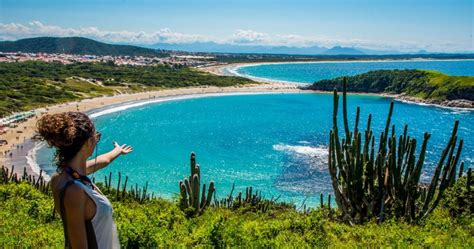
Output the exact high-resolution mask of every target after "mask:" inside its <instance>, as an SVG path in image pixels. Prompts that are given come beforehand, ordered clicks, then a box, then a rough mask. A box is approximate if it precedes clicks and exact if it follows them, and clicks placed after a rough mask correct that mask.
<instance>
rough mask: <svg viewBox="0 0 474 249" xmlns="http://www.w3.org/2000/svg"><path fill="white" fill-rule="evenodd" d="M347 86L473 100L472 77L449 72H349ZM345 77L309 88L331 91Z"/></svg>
mask: <svg viewBox="0 0 474 249" xmlns="http://www.w3.org/2000/svg"><path fill="white" fill-rule="evenodd" d="M347 78H348V85H347V90H348V91H349V92H364V93H396V94H402V93H403V94H406V95H410V96H414V97H419V98H423V99H433V100H440V101H442V100H455V99H466V100H470V101H474V77H470V76H449V75H446V74H442V73H439V72H435V71H423V70H414V69H406V70H376V71H370V72H367V73H363V74H359V75H355V76H350V77H347ZM343 80H344V77H338V78H335V79H329V80H320V81H318V82H315V83H314V84H312V85H311V86H309V87H308V89H312V90H322V91H332V90H333V89H334V88H339V89H341V88H342V83H343Z"/></svg>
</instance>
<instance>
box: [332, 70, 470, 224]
mask: <svg viewBox="0 0 474 249" xmlns="http://www.w3.org/2000/svg"><path fill="white" fill-rule="evenodd" d="M346 88H347V79H344V84H343V95H342V96H343V98H342V101H343V105H342V108H343V119H344V120H343V121H344V138H342V139H340V138H339V135H338V134H339V133H338V123H337V113H338V105H339V96H338V93H337V90H334V111H333V128H332V129H331V131H330V140H329V158H328V164H329V173H330V175H331V181H332V186H333V189H334V194H335V199H336V203H337V205H338V207H339V209H340V210H341V211H342V213H343V215H344V218H345V219H346V220H348V221H350V222H356V223H360V222H363V221H365V220H368V219H371V218H374V217H376V218H378V219H379V220H380V221H383V219H384V215H385V214H391V215H395V216H396V217H404V218H405V219H407V220H409V221H414V220H419V219H422V218H424V217H426V215H428V214H429V213H431V212H432V211H433V209H434V208H435V207H436V206H437V205H438V203H439V201H440V200H441V197H442V196H443V193H444V190H445V189H446V188H447V187H449V186H452V185H453V184H454V183H455V181H456V175H457V174H456V172H457V165H458V162H459V157H460V154H461V150H462V146H463V140H459V143H458V145H457V146H456V141H457V130H458V125H459V122H458V121H456V122H455V123H454V128H453V130H452V133H451V137H450V139H449V141H448V144H447V146H446V148H445V149H444V150H443V153H442V155H441V158H440V160H439V162H438V164H437V167H436V169H435V172H434V176H433V178H432V180H431V183H430V184H429V185H427V186H422V185H421V184H420V176H421V172H422V168H423V164H424V159H425V155H426V147H427V144H428V140H429V138H430V134H428V133H425V134H424V138H423V141H422V143H421V150H420V154H419V155H418V159H417V158H416V156H415V152H416V146H417V140H416V139H415V138H410V136H408V135H407V130H408V126H405V127H404V132H403V135H400V136H398V137H397V135H396V134H395V126H394V125H392V126H391V125H390V123H391V118H392V113H393V107H394V103H393V101H392V102H391V103H390V109H389V113H388V116H387V121H386V124H385V129H384V131H383V132H382V133H381V135H380V140H379V145H378V149H377V150H376V148H375V135H374V133H373V131H372V128H371V119H372V116H371V115H369V117H368V121H367V128H366V129H365V131H364V133H363V135H362V133H361V132H360V131H359V128H358V125H359V115H360V109H359V108H357V112H356V120H355V126H354V129H353V132H351V131H350V129H349V122H348V119H347V98H346ZM461 164H462V163H461Z"/></svg>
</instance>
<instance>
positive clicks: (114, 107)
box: [88, 91, 278, 118]
mask: <svg viewBox="0 0 474 249" xmlns="http://www.w3.org/2000/svg"><path fill="white" fill-rule="evenodd" d="M260 94H278V93H277V92H265V91H262V92H237V93H205V94H190V95H181V96H172V97H157V98H156V99H150V100H141V101H134V102H128V103H122V104H119V105H112V106H109V107H106V108H101V109H97V110H92V111H90V112H89V113H88V114H89V117H91V118H97V117H99V116H103V115H107V114H111V113H114V112H120V111H124V110H127V109H130V108H133V107H139V106H144V105H149V104H154V103H162V102H168V101H176V100H186V99H196V98H205V97H219V96H237V95H260Z"/></svg>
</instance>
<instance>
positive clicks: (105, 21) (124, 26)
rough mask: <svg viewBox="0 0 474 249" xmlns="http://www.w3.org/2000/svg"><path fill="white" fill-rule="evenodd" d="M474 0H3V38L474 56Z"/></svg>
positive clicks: (0, 20) (0, 7)
mask: <svg viewBox="0 0 474 249" xmlns="http://www.w3.org/2000/svg"><path fill="white" fill-rule="evenodd" d="M473 13H474V7H473V0H443V1H441V0H430V1H427V0H412V1H408V0H398V1H392V0H386V1H381V0H378V1H375V0H332V1H331V0H312V1H306V0H304V1H303V0H293V1H289V0H287V1H279V0H273V1H270V0H253V1H250V0H234V1H228V0H220V1H215V0H199V1H198V0H195V1H187V0H186V1H180V0H166V1H163V0H155V1H151V0H134V1H131V0H115V1H114V0H94V1H93V0H81V1H79V0H0V38H1V39H4V40H5V39H18V38H23V37H29V36H41V35H57V36H68V35H81V36H87V37H91V38H96V39H99V40H103V41H109V42H130V43H137V44H140V43H142V44H149V43H155V42H172V43H180V42H181V43H182V42H193V41H216V42H220V43H236V44H239V43H242V44H265V45H290V46H310V45H322V46H333V45H343V46H362V47H367V48H376V49H398V50H407V51H408V50H417V49H428V50H431V51H473V50H474V48H473V47H474V45H473V38H472V34H473V30H474V27H473V26H474V17H473V15H474V14H473Z"/></svg>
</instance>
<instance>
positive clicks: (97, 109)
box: [0, 83, 310, 180]
mask: <svg viewBox="0 0 474 249" xmlns="http://www.w3.org/2000/svg"><path fill="white" fill-rule="evenodd" d="M272 93H274V94H277V93H310V92H308V91H303V90H301V89H299V88H298V86H297V85H289V84H282V83H272V84H270V83H257V84H252V85H240V86H231V87H214V86H205V87H188V88H176V89H165V90H159V91H149V92H141V93H133V94H121V95H115V96H104V97H97V98H92V99H84V100H80V101H71V102H66V103H62V104H57V105H53V106H48V107H41V108H37V109H34V110H33V111H34V112H35V113H36V115H35V116H33V117H31V118H29V119H27V120H26V121H24V122H22V123H19V124H18V126H17V127H16V128H10V129H9V130H8V132H7V133H6V134H4V135H2V139H5V140H7V142H8V145H2V146H0V165H2V166H5V167H7V168H9V169H11V168H12V166H15V168H14V173H16V174H17V175H18V176H22V175H23V172H24V170H26V173H27V174H28V175H31V176H35V177H38V176H39V173H40V170H41V169H40V167H39V166H38V165H37V162H36V158H35V156H36V155H35V153H36V152H35V150H37V149H38V148H39V147H37V145H38V144H37V142H36V141H33V140H32V139H31V138H32V137H33V135H34V133H35V125H36V121H37V120H38V117H40V116H41V115H42V114H43V113H49V114H54V113H60V112H66V111H78V110H79V111H81V112H85V113H87V114H88V115H89V116H90V117H91V118H95V117H98V116H100V115H105V114H108V113H112V112H116V111H120V110H124V109H128V108H133V107H136V106H141V105H147V104H152V103H158V102H165V101H174V100H183V99H191V98H201V97H212V96H227V95H239V94H272ZM10 153H11V156H10ZM43 176H45V180H49V177H48V176H47V174H45V172H44V173H43Z"/></svg>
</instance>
